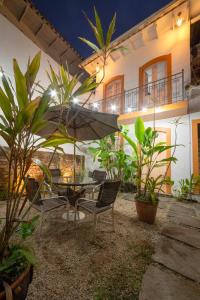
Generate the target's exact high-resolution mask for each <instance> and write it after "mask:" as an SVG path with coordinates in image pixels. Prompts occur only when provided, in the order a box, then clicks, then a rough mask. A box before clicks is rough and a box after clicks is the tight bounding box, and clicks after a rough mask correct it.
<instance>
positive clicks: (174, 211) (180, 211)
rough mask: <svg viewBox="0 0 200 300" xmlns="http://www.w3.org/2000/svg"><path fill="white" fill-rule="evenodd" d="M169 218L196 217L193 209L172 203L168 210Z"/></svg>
mask: <svg viewBox="0 0 200 300" xmlns="http://www.w3.org/2000/svg"><path fill="white" fill-rule="evenodd" d="M168 215H169V216H174V215H176V216H181V215H182V216H194V217H195V216H197V215H196V210H195V208H194V207H189V206H184V205H183V204H179V203H173V204H172V205H171V207H170V209H169V213H168Z"/></svg>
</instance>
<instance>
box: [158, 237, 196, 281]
mask: <svg viewBox="0 0 200 300" xmlns="http://www.w3.org/2000/svg"><path fill="white" fill-rule="evenodd" d="M153 260H154V261H156V262H158V263H160V264H162V265H164V266H165V267H167V268H169V269H171V270H173V271H175V272H177V273H179V274H181V275H183V276H185V277H187V278H189V279H192V280H194V281H197V282H200V250H199V249H196V248H193V247H190V246H188V245H185V244H183V243H181V242H179V241H175V240H172V239H169V238H167V237H162V239H161V241H160V243H157V246H156V251H155V254H154V255H153Z"/></svg>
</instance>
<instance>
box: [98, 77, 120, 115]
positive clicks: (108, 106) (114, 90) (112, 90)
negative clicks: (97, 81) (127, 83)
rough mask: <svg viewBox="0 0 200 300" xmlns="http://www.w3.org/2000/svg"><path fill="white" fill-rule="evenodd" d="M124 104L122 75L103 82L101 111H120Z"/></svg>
mask: <svg viewBox="0 0 200 300" xmlns="http://www.w3.org/2000/svg"><path fill="white" fill-rule="evenodd" d="M123 106H124V75H118V76H115V77H113V78H111V79H110V80H109V81H108V82H106V83H105V84H104V103H103V111H106V112H111V113H112V112H113V113H122V112H123Z"/></svg>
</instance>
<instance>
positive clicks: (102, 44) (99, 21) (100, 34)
mask: <svg viewBox="0 0 200 300" xmlns="http://www.w3.org/2000/svg"><path fill="white" fill-rule="evenodd" d="M94 14H95V21H96V28H97V31H98V35H99V40H100V45H101V47H103V46H104V37H103V28H102V25H101V20H100V18H99V15H98V13H97V10H96V8H95V7H94Z"/></svg>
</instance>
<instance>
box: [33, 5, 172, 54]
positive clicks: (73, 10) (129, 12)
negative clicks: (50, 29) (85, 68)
mask: <svg viewBox="0 0 200 300" xmlns="http://www.w3.org/2000/svg"><path fill="white" fill-rule="evenodd" d="M32 2H33V4H34V5H35V6H36V7H37V8H38V9H39V11H40V12H41V14H42V15H44V16H45V17H46V18H47V19H48V20H49V21H50V23H51V24H52V25H53V26H54V27H55V28H56V29H57V31H59V32H60V34H61V35H62V36H63V37H64V38H65V39H67V40H68V41H69V42H70V43H71V45H72V46H73V47H74V48H75V49H76V50H77V51H78V52H79V53H80V54H81V55H82V56H83V57H87V56H89V55H90V54H91V50H90V49H89V47H87V46H86V45H84V44H83V43H82V42H81V41H80V40H79V39H78V36H83V37H85V38H87V39H89V40H91V41H92V40H93V35H92V32H91V30H90V28H89V25H88V23H87V21H86V19H85V17H84V16H83V13H82V11H85V12H86V14H87V15H88V16H89V17H90V18H93V7H94V6H95V7H96V9H97V11H98V13H99V15H100V18H101V20H102V23H103V25H104V26H107V25H108V23H109V21H110V20H111V18H112V16H113V14H114V12H116V13H117V26H116V32H115V36H114V37H115V38H116V37H118V36H119V35H121V34H122V33H124V32H126V31H127V30H128V29H130V28H131V27H132V26H134V25H135V24H137V23H138V22H140V21H141V20H143V19H145V18H146V17H148V16H150V15H151V14H152V13H154V12H155V11H156V10H158V9H160V8H161V7H163V6H164V5H166V4H167V3H169V2H170V0H32Z"/></svg>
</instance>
